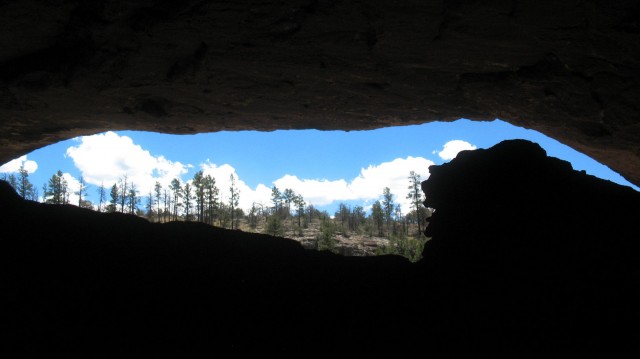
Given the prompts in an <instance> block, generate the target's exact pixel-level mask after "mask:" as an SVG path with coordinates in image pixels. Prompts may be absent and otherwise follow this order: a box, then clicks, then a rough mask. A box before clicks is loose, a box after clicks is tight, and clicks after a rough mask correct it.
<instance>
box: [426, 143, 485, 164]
mask: <svg viewBox="0 0 640 359" xmlns="http://www.w3.org/2000/svg"><path fill="white" fill-rule="evenodd" d="M475 149H476V146H474V145H472V144H470V143H469V142H467V141H462V140H452V141H449V142H447V143H445V144H444V146H443V147H442V151H433V153H434V154H437V155H438V156H440V158H442V159H443V160H445V161H448V160H452V159H454V158H456V156H457V155H458V152H460V151H465V150H475Z"/></svg>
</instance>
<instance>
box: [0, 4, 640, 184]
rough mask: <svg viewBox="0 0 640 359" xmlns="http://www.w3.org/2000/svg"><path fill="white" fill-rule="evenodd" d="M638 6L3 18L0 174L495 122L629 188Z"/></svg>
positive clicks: (638, 132)
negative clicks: (174, 146) (133, 147)
mask: <svg viewBox="0 0 640 359" xmlns="http://www.w3.org/2000/svg"><path fill="white" fill-rule="evenodd" d="M639 18H640V5H638V2H637V1H614V2H611V1H599V0H594V1H578V0H576V1H555V0H545V1H538V0H521V1H515V0H512V1H507V0H495V1H481V2H478V1H436V0H415V1H387V0H384V1H374V0H372V1H358V2H356V1H332V0H296V1H242V2H237V1H196V0H183V1H161V0H155V1H153V0H138V1H120V0H102V1H98V0H85V1H64V0H58V1H36V0H5V1H1V2H0V162H6V161H8V160H11V159H13V158H15V157H18V156H19V155H22V154H25V153H28V152H29V151H31V150H34V149H36V148H39V147H42V146H45V145H48V144H51V143H54V142H56V141H59V140H63V139H68V138H71V137H74V136H78V135H87V134H93V133H97V132H102V131H105V130H121V129H130V130H147V131H158V132H166V133H194V132H209V131H219V130H246V129H254V130H274V129H288V128H298V129H302V128H316V129H343V130H355V129H371V128H377V127H381V126H396V125H403V124H411V123H422V122H428V121H451V120H455V119H458V118H460V117H465V118H470V119H475V120H493V119H495V118H500V119H503V120H505V121H508V122H511V123H512V124H515V125H519V126H523V127H526V128H531V129H535V130H538V131H540V132H542V133H545V134H547V135H549V136H551V137H553V138H556V139H558V140H560V141H561V142H563V143H565V144H567V145H570V146H572V147H573V148H575V149H577V150H579V151H582V152H584V153H586V154H588V155H589V156H591V157H593V158H595V159H596V160H598V161H600V162H603V163H605V164H607V165H608V166H609V167H611V168H612V169H613V170H615V171H617V172H619V173H621V174H622V175H623V176H624V177H626V178H627V179H628V180H630V181H631V182H633V183H635V184H640V123H639V122H638V119H639V118H640V111H639V108H638V104H637V102H638V98H640V86H639V82H638V79H639V76H640V72H639V67H640V62H639V60H640V59H639V57H640V55H639V54H640V41H639V32H640V30H639V29H640V26H639V22H638V19H639Z"/></svg>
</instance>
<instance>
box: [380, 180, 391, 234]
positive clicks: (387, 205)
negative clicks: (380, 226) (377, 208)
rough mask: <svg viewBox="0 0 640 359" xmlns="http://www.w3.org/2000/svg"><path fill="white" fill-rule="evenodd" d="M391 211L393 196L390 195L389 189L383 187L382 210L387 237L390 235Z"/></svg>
mask: <svg viewBox="0 0 640 359" xmlns="http://www.w3.org/2000/svg"><path fill="white" fill-rule="evenodd" d="M393 209H394V204H393V194H391V189H390V188H389V187H385V188H384V189H383V191H382V210H383V211H384V218H385V221H386V223H387V235H388V236H389V235H390V234H391V219H392V218H391V214H392V213H393Z"/></svg>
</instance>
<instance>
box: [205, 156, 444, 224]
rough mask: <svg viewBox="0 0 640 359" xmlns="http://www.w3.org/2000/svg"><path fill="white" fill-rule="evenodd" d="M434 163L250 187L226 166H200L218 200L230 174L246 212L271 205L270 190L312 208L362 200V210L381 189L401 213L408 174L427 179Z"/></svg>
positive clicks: (407, 162) (418, 160)
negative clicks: (349, 176)
mask: <svg viewBox="0 0 640 359" xmlns="http://www.w3.org/2000/svg"><path fill="white" fill-rule="evenodd" d="M433 164H434V163H433V162H432V161H430V160H427V159H425V158H422V157H411V156H409V157H407V158H396V159H394V160H392V161H390V162H383V163H381V164H378V165H370V166H369V167H367V168H362V169H361V170H360V174H359V175H358V176H357V177H355V178H353V179H351V180H346V179H336V180H328V179H305V178H299V177H297V176H295V175H290V174H286V175H284V176H282V177H280V178H278V179H276V180H275V181H273V182H272V183H271V184H270V185H265V184H259V185H258V186H256V188H250V187H249V186H248V185H246V184H245V183H244V182H243V181H242V179H241V178H240V177H239V176H238V174H237V173H236V172H235V169H234V168H233V167H232V166H231V165H229V164H223V165H216V164H213V163H209V162H207V163H204V164H202V165H201V168H202V170H203V173H204V174H205V175H207V174H208V175H211V176H212V177H214V178H215V179H216V186H217V187H218V188H219V189H220V194H221V198H222V200H224V201H228V198H229V187H230V179H229V177H230V175H231V174H233V175H234V176H235V178H236V186H237V188H238V189H240V207H242V208H243V209H245V210H247V209H249V208H250V207H251V205H252V203H254V202H255V203H258V204H262V205H264V206H271V188H272V186H276V187H278V189H279V190H280V191H281V192H283V191H284V190H285V189H287V188H290V189H292V190H293V191H294V192H295V193H297V194H300V195H302V197H303V198H304V200H305V201H306V203H307V204H313V205H314V206H324V205H330V204H332V203H339V202H343V201H362V202H363V203H364V206H365V208H367V207H368V206H370V204H371V203H373V202H374V201H375V200H377V199H380V198H381V196H382V192H383V190H384V188H385V187H389V189H390V190H391V193H392V194H393V195H394V202H395V203H396V204H399V205H400V206H401V208H402V211H403V212H404V213H407V212H409V211H410V210H411V201H410V200H409V199H407V198H406V196H407V194H408V193H409V189H408V187H409V183H410V182H409V173H410V172H411V171H415V172H416V173H417V174H419V175H420V178H421V180H426V179H427V178H428V177H429V166H431V165H433Z"/></svg>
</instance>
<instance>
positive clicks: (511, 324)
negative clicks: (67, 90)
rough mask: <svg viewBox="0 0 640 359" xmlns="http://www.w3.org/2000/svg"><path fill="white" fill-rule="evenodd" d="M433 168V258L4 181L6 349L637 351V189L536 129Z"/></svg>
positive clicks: (85, 352)
mask: <svg viewBox="0 0 640 359" xmlns="http://www.w3.org/2000/svg"><path fill="white" fill-rule="evenodd" d="M430 170H431V172H432V175H431V177H430V179H429V180H427V181H425V182H424V183H423V189H424V191H425V193H426V194H427V198H428V200H427V202H426V204H427V205H428V206H432V207H435V208H436V213H435V214H434V216H433V217H432V220H431V223H430V226H429V227H428V229H427V231H428V232H427V233H428V235H430V236H432V237H433V239H432V240H431V241H430V242H428V244H427V246H426V248H425V252H424V257H425V258H424V260H423V261H421V262H419V263H417V264H412V263H409V262H408V261H406V260H404V259H403V258H401V257H396V256H384V257H341V256H338V255H334V254H330V253H323V252H316V251H311V250H304V249H303V248H302V247H301V246H299V245H298V244H297V243H296V242H294V241H291V240H287V239H281V238H275V237H271V236H266V235H257V234H248V233H243V232H237V231H229V230H223V229H219V228H213V227H209V226H206V225H202V224H196V223H169V224H152V223H148V222H147V221H145V220H143V219H139V218H136V217H130V216H125V215H119V214H98V213H95V212H91V211H86V210H82V209H79V208H76V207H72V206H61V207H54V206H49V205H43V204H37V203H33V202H25V201H22V200H20V199H19V198H17V196H15V193H13V192H12V191H11V190H10V189H9V188H8V185H7V184H6V183H4V182H3V183H2V186H1V187H0V188H1V189H2V190H1V191H0V193H1V194H0V196H1V198H0V199H1V202H0V206H1V207H0V208H1V210H0V214H1V216H0V226H2V233H3V235H2V240H1V241H0V245H1V246H2V248H1V249H0V256H1V257H0V265H1V266H2V272H1V273H2V274H1V275H2V278H0V279H1V280H2V283H3V287H4V288H3V301H4V303H3V306H2V308H3V323H4V325H5V327H6V329H9V335H7V336H5V337H4V338H3V339H5V340H7V345H5V346H3V350H13V351H14V352H17V353H22V354H38V355H39V356H54V355H58V354H61V355H64V356H65V357H69V356H74V357H75V356H78V357H80V356H82V357H92V356H102V355H106V356H110V357H122V356H134V357H135V356H142V355H151V356H169V357H184V356H187V355H190V354H207V355H210V356H213V355H219V354H226V355H227V356H230V355H233V356H236V355H241V354H246V355H253V356H260V357H265V356H269V355H278V356H280V357H282V356H286V357H293V356H295V357H316V356H319V357H326V356H327V355H337V354H341V355H351V354H352V355H356V356H358V357H366V356H371V355H376V354H377V355H382V356H385V357H392V356H393V357H406V356H409V355H411V356H413V357H415V356H420V357H428V356H430V355H434V354H435V355H437V354H452V355H459V354H473V355H478V356H480V355H491V356H493V357H495V356H510V357H522V356H523V355H529V354H531V353H540V354H545V353H546V354H552V355H554V356H555V355H558V354H561V355H562V354H564V355H571V356H575V355H581V354H590V355H592V354H607V353H609V352H610V351H612V350H614V349H626V350H627V351H629V350H632V349H636V346H637V339H638V331H637V327H635V326H633V325H634V324H635V323H636V322H637V319H638V310H637V307H636V306H635V304H637V299H638V288H640V287H639V286H638V278H640V277H639V276H638V274H639V273H638V263H637V262H638V260H637V258H638V245H637V241H636V240H635V238H636V237H637V231H638V227H639V225H638V224H637V219H638V218H640V212H639V209H638V207H637V204H638V203H640V195H639V194H638V193H637V192H635V191H633V190H631V189H629V188H625V187H621V186H618V185H615V184H613V183H610V182H607V181H603V180H600V179H596V178H594V177H591V176H588V175H585V174H581V173H579V172H575V171H573V170H571V167H570V165H569V164H568V163H566V162H563V161H560V160H557V159H554V158H548V157H546V154H545V153H544V151H543V150H541V149H540V148H539V147H538V146H537V145H535V144H532V143H529V142H525V141H506V142H503V143H501V144H499V145H496V146H495V147H494V148H492V149H488V150H476V151H473V152H462V153H461V154H460V155H459V156H458V158H456V159H454V160H453V161H451V162H450V163H449V164H444V165H442V166H434V167H431V168H430ZM627 324H629V325H631V327H626V328H625V325H627ZM611 335H613V336H611Z"/></svg>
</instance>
